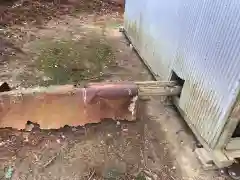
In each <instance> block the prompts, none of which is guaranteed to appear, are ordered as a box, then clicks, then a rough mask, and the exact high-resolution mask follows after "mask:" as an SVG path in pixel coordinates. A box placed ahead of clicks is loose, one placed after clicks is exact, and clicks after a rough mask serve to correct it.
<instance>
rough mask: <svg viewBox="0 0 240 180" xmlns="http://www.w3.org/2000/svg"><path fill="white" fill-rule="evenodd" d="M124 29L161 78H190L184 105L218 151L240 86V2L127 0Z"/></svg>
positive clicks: (183, 95) (190, 116)
mask: <svg viewBox="0 0 240 180" xmlns="http://www.w3.org/2000/svg"><path fill="white" fill-rule="evenodd" d="M124 26H125V29H126V31H127V34H128V36H129V38H130V39H131V41H132V42H133V44H134V46H136V48H137V50H138V51H139V54H140V55H141V56H142V58H143V59H144V60H145V61H146V62H147V64H148V65H149V66H150V67H151V69H152V71H153V72H154V73H155V74H156V76H160V77H161V79H165V80H168V79H169V78H170V76H171V71H172V70H174V71H175V72H176V73H177V74H178V75H179V76H180V77H181V78H183V79H184V80H185V84H184V88H183V91H182V95H181V98H180V107H181V108H182V109H183V110H184V112H185V113H186V115H187V117H188V119H189V120H190V121H189V122H188V123H190V124H191V125H192V126H193V127H194V128H195V130H196V131H197V132H198V133H199V135H200V136H201V137H202V138H203V139H204V140H205V141H206V143H207V144H208V145H209V146H210V147H211V148H214V147H215V145H216V143H217V140H218V138H219V136H220V135H221V132H222V130H223V128H224V126H225V124H226V122H227V120H228V116H229V113H230V110H231V108H232V105H233V103H234V102H235V100H236V97H237V92H239V88H240V83H239V80H240V1H239V0H231V1H229V0H214V1H213V0H126V5H125V24H124Z"/></svg>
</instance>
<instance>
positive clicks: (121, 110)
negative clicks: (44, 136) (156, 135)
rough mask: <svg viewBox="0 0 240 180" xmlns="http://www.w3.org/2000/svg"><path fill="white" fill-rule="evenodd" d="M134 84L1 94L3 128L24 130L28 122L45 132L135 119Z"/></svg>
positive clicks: (27, 90)
mask: <svg viewBox="0 0 240 180" xmlns="http://www.w3.org/2000/svg"><path fill="white" fill-rule="evenodd" d="M136 111H137V86H136V85H135V84H134V83H120V84H101V83H99V84H89V85H88V86H87V87H86V88H76V87H74V86H72V85H65V86H53V87H49V88H35V89H26V90H21V91H9V92H3V93H1V94H0V128H5V127H12V128H15V129H24V128H25V125H26V123H27V121H31V122H33V123H37V124H39V125H40V128H42V129H58V128H60V127H63V126H65V125H69V126H79V125H81V126H82V125H85V124H87V123H98V122H100V121H101V120H103V119H114V120H129V121H132V120H135V119H136Z"/></svg>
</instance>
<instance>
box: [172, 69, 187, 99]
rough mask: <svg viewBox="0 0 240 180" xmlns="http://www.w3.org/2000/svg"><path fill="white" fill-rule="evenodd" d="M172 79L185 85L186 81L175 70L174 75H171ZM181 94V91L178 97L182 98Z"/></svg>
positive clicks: (180, 84)
mask: <svg viewBox="0 0 240 180" xmlns="http://www.w3.org/2000/svg"><path fill="white" fill-rule="evenodd" d="M170 80H171V81H176V82H177V84H178V85H179V86H181V87H183V85H184V83H185V80H184V79H182V78H180V77H179V76H178V75H177V73H175V72H174V71H172V75H171V78H170ZM180 96H181V93H180V94H179V95H178V97H179V98H180Z"/></svg>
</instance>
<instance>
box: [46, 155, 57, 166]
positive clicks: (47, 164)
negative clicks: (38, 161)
mask: <svg viewBox="0 0 240 180" xmlns="http://www.w3.org/2000/svg"><path fill="white" fill-rule="evenodd" d="M56 157H57V155H55V156H53V157H52V158H51V159H50V160H49V161H48V162H47V163H46V164H44V165H43V168H46V167H47V166H49V165H50V164H51V163H52V162H53V161H54V160H55V159H56Z"/></svg>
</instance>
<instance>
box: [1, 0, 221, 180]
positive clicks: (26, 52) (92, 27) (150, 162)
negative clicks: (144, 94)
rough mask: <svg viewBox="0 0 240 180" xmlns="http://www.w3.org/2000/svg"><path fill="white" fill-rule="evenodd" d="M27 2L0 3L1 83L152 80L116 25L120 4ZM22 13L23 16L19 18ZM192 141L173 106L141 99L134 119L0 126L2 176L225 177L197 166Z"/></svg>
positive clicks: (170, 179) (195, 179)
mask: <svg viewBox="0 0 240 180" xmlns="http://www.w3.org/2000/svg"><path fill="white" fill-rule="evenodd" d="M0 2H1V1H0ZM21 2H22V1H21ZM23 2H24V1H23ZM29 2H30V1H25V2H24V3H22V4H21V3H20V2H10V3H7V4H4V3H3V4H2V5H0V10H1V9H4V13H5V14H4V15H1V18H0V19H1V23H0V25H1V26H0V27H1V30H0V35H1V36H0V38H1V39H0V40H1V41H0V53H1V56H0V68H1V72H0V81H6V82H8V83H9V84H10V85H11V87H12V88H13V89H19V88H27V87H34V86H39V85H40V86H48V85H51V84H68V83H75V84H79V85H84V84H85V83H87V82H89V81H122V80H151V79H152V77H151V75H150V74H149V72H148V71H147V70H146V68H145V67H144V65H143V64H142V63H141V61H140V59H139V57H138V56H137V55H136V53H135V52H133V51H132V50H131V48H129V46H128V42H127V40H126V39H125V37H124V36H123V35H122V33H120V32H119V31H118V28H119V27H120V26H121V25H122V22H123V18H122V12H123V9H122V7H119V6H117V5H114V4H111V3H110V4H109V3H107V2H103V1H101V3H99V2H100V1H85V2H82V1H81V3H80V1H76V0H75V1H73V0H72V1H68V3H66V2H65V3H62V1H57V2H58V4H54V3H55V1H54V3H52V2H51V1H41V3H40V1H39V2H38V1H33V2H34V3H32V4H31V3H30V4H29ZM59 3H60V4H59ZM9 7H11V8H9ZM9 9H10V10H9ZM30 9H31V10H32V11H33V13H30ZM21 12H24V13H25V17H24V16H23V15H22V16H17V14H18V13H21ZM26 17H28V18H26ZM49 121H50V119H49ZM194 147H195V140H194V138H193V137H192V134H191V133H190V132H189V130H188V129H187V128H186V125H185V124H184V123H183V120H182V119H181V118H180V116H179V114H178V113H177V112H176V110H175V109H174V107H172V106H169V105H166V104H164V102H163V100H161V98H154V99H151V100H150V101H143V102H141V114H139V118H138V121H136V122H126V121H120V122H115V121H111V120H106V121H103V122H102V123H99V124H91V125H86V126H84V127H64V128H62V129H59V130H39V129H33V130H32V131H31V132H26V131H16V130H13V129H0V179H13V180H18V179H21V180H25V179H28V180H41V179H42V180H44V179H51V180H55V179H56V180H57V179H58V180H60V179H61V180H64V179H76V180H81V179H82V180H93V179H95V180H100V179H109V180H110V179H113V180H115V179H123V180H132V179H136V180H145V179H147V180H151V179H152V180H155V179H156V180H158V179H159V180H203V179H204V180H213V179H214V180H224V179H225V178H224V177H220V176H218V174H217V173H216V172H213V171H207V172H206V171H203V170H202V169H201V166H200V165H199V163H198V161H197V160H196V157H195V156H194V153H193V149H194Z"/></svg>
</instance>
